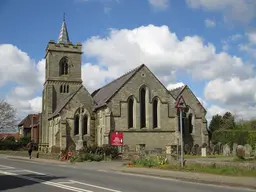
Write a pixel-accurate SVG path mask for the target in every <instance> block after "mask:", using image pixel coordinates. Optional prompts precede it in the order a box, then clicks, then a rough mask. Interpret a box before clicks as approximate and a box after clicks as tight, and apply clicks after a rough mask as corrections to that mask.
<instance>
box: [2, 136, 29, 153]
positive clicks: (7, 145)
mask: <svg viewBox="0 0 256 192" xmlns="http://www.w3.org/2000/svg"><path fill="white" fill-rule="evenodd" d="M28 142H29V139H28V138H26V137H22V138H21V139H20V140H19V141H17V142H16V141H15V138H14V137H7V138H6V139H0V150H15V151H16V150H20V149H23V148H25V147H26V145H27V144H28Z"/></svg>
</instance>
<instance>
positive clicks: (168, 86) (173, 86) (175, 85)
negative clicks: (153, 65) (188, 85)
mask: <svg viewBox="0 0 256 192" xmlns="http://www.w3.org/2000/svg"><path fill="white" fill-rule="evenodd" d="M182 86H184V83H182V82H178V83H174V84H172V83H170V84H169V85H167V89H168V90H173V89H177V88H179V87H182Z"/></svg>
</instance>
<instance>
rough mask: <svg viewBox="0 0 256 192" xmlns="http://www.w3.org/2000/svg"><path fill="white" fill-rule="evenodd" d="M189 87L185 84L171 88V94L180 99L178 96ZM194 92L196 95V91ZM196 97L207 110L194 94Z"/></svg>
mask: <svg viewBox="0 0 256 192" xmlns="http://www.w3.org/2000/svg"><path fill="white" fill-rule="evenodd" d="M186 87H187V85H183V86H181V87H178V88H175V89H173V90H170V91H169V92H170V94H171V95H172V96H173V97H174V98H175V99H178V96H179V95H180V94H181V93H182V91H183V90H184V89H185V88H186ZM192 94H193V95H194V93H193V92H192ZM194 97H195V98H196V100H197V101H198V104H200V105H201V106H202V108H203V109H204V110H205V111H206V109H205V108H204V106H203V105H202V103H201V102H200V101H199V100H198V98H197V97H196V96H195V95H194Z"/></svg>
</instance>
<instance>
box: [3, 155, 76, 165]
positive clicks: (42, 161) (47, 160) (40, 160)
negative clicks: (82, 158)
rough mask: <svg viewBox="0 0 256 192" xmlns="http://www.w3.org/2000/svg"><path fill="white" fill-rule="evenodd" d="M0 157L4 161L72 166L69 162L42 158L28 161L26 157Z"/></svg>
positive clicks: (33, 158)
mask: <svg viewBox="0 0 256 192" xmlns="http://www.w3.org/2000/svg"><path fill="white" fill-rule="evenodd" d="M0 157H1V158H6V159H14V160H22V161H28V162H41V163H51V164H72V163H70V162H69V161H59V160H54V159H44V158H35V157H32V159H29V158H28V157H23V156H16V155H6V154H0Z"/></svg>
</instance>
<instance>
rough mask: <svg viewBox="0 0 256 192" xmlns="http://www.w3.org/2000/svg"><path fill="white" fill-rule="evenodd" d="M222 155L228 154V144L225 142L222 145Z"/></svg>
mask: <svg viewBox="0 0 256 192" xmlns="http://www.w3.org/2000/svg"><path fill="white" fill-rule="evenodd" d="M223 155H225V156H230V147H229V145H228V144H225V145H224V146H223Z"/></svg>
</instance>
